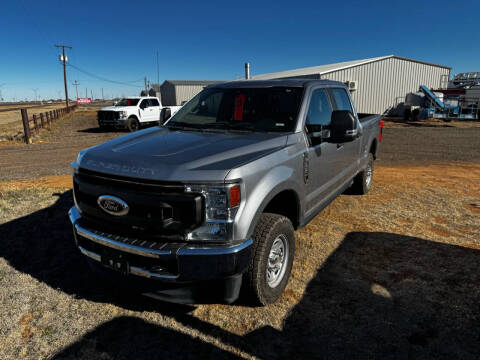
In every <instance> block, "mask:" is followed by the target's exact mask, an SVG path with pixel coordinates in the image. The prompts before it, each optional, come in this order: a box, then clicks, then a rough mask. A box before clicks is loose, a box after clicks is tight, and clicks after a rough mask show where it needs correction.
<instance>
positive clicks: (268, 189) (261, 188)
mask: <svg viewBox="0 0 480 360" xmlns="http://www.w3.org/2000/svg"><path fill="white" fill-rule="evenodd" d="M294 178H295V177H294V169H292V168H290V167H287V166H278V167H275V168H273V169H271V170H270V171H268V172H267V173H265V174H264V175H263V176H262V177H261V179H260V180H259V181H257V182H256V184H255V186H254V187H253V189H252V190H251V192H249V193H248V194H247V201H246V202H245V206H244V208H243V209H241V210H242V211H241V214H239V215H240V216H239V218H238V221H237V224H236V225H237V226H236V234H235V235H236V236H235V237H236V238H237V239H248V238H250V237H251V236H252V234H253V231H254V230H255V227H256V226H257V223H258V221H259V219H260V216H261V215H262V213H263V211H264V210H265V208H266V207H267V205H268V203H269V202H270V201H271V200H272V199H273V198H274V197H275V196H276V195H278V194H279V193H280V192H282V191H285V190H292V191H294V193H295V194H296V197H297V199H299V198H300V191H301V187H300V185H299V184H298V183H297V182H296V181H294V180H293V179H294ZM295 205H297V204H295ZM301 207H302V205H301V202H300V201H299V202H298V211H299V214H298V216H299V215H300V214H302V208H301Z"/></svg>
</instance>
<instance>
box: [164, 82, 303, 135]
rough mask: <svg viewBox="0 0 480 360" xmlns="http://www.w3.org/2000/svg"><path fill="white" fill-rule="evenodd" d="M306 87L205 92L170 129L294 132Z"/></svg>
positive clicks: (191, 102)
mask: <svg viewBox="0 0 480 360" xmlns="http://www.w3.org/2000/svg"><path fill="white" fill-rule="evenodd" d="M302 94H303V88H298V87H270V88H238V89H222V88H210V89H208V88H207V89H205V90H203V91H202V92H200V94H198V95H197V96H195V97H194V98H193V99H192V100H191V101H190V102H188V103H187V104H186V105H184V106H183V108H181V109H180V110H179V111H178V112H177V113H176V114H175V116H174V117H173V118H172V119H171V120H170V121H169V122H168V123H167V126H183V127H187V126H190V127H194V128H198V129H206V128H217V129H222V128H224V129H244V130H251V131H268V132H270V131H278V132H292V131H293V130H294V128H295V124H296V119H297V115H298V111H299V108H300V103H301V99H302Z"/></svg>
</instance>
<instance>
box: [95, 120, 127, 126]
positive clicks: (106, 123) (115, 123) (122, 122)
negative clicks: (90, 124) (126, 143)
mask: <svg viewBox="0 0 480 360" xmlns="http://www.w3.org/2000/svg"><path fill="white" fill-rule="evenodd" d="M97 121H98V125H99V126H114V127H118V128H125V127H126V126H127V119H115V120H105V119H97Z"/></svg>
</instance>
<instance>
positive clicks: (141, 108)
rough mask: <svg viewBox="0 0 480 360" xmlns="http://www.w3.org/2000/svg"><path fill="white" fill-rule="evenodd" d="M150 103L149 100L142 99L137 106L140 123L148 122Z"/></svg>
mask: <svg viewBox="0 0 480 360" xmlns="http://www.w3.org/2000/svg"><path fill="white" fill-rule="evenodd" d="M150 113H151V112H150V101H149V99H143V100H142V101H141V102H140V104H139V105H138V115H139V117H140V118H139V120H140V122H148V121H152V120H150V118H151V116H150Z"/></svg>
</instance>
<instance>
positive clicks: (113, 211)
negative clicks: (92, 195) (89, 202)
mask: <svg viewBox="0 0 480 360" xmlns="http://www.w3.org/2000/svg"><path fill="white" fill-rule="evenodd" d="M97 204H98V206H100V208H101V209H102V210H103V211H105V212H106V213H107V214H110V215H115V216H123V215H127V214H128V210H130V208H129V207H128V204H127V203H126V202H125V201H123V200H122V199H120V198H118V197H116V196H113V195H102V196H100V197H99V198H98V200H97Z"/></svg>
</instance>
